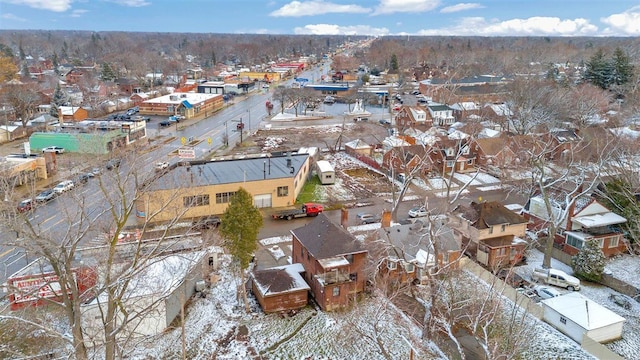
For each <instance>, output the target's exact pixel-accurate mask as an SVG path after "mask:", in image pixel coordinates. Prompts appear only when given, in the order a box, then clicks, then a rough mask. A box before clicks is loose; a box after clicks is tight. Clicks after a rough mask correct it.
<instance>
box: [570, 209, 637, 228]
mask: <svg viewBox="0 0 640 360" xmlns="http://www.w3.org/2000/svg"><path fill="white" fill-rule="evenodd" d="M572 220H573V222H575V223H578V224H580V225H581V226H582V227H584V228H587V229H589V228H594V227H600V226H608V225H615V224H622V223H625V222H627V219H625V218H623V217H622V216H620V215H618V214H615V213H612V212H607V213H604V214H593V215H586V216H578V217H575V218H573V219H572Z"/></svg>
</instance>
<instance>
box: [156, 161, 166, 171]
mask: <svg viewBox="0 0 640 360" xmlns="http://www.w3.org/2000/svg"><path fill="white" fill-rule="evenodd" d="M168 168H169V163H168V162H166V161H163V162H159V163H157V164H156V171H162V170H166V169H168Z"/></svg>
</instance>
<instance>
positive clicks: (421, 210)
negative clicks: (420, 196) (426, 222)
mask: <svg viewBox="0 0 640 360" xmlns="http://www.w3.org/2000/svg"><path fill="white" fill-rule="evenodd" d="M428 213H429V212H428V211H427V209H425V207H424V206H421V207H415V208H413V209H411V210H409V217H412V218H416V217H422V216H427V214H428Z"/></svg>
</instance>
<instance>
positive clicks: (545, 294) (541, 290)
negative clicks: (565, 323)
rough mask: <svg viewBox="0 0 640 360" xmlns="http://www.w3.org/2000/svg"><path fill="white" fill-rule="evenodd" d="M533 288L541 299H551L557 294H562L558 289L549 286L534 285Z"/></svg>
mask: <svg viewBox="0 0 640 360" xmlns="http://www.w3.org/2000/svg"><path fill="white" fill-rule="evenodd" d="M533 290H534V291H535V292H536V295H538V297H539V298H540V299H542V300H544V299H551V298H554V297H557V296H560V295H562V294H561V293H560V291H558V290H556V289H554V288H552V287H550V286H542V285H538V286H534V288H533Z"/></svg>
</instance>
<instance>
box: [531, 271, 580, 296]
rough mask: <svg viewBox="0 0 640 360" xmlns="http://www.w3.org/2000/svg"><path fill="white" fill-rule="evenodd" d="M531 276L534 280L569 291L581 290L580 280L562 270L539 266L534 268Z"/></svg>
mask: <svg viewBox="0 0 640 360" xmlns="http://www.w3.org/2000/svg"><path fill="white" fill-rule="evenodd" d="M531 278H532V279H533V281H536V282H543V283H545V284H549V285H555V286H558V287H561V288H565V289H567V290H569V291H574V290H580V280H579V279H577V278H575V277H573V276H571V275H569V274H567V273H565V272H564V271H562V270H556V269H541V268H537V269H534V270H533V274H531Z"/></svg>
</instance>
